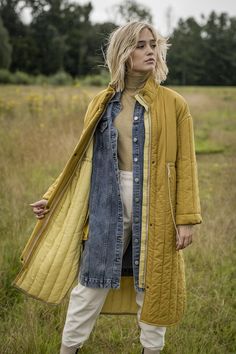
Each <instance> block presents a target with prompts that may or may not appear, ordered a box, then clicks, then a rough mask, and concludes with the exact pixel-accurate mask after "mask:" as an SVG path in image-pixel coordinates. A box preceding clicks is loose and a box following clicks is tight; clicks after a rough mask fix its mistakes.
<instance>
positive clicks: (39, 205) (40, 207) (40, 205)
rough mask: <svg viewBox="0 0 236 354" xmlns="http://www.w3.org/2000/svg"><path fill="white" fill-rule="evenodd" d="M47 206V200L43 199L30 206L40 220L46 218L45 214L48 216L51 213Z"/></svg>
mask: <svg viewBox="0 0 236 354" xmlns="http://www.w3.org/2000/svg"><path fill="white" fill-rule="evenodd" d="M46 205H47V200H45V199H42V200H39V201H37V202H35V203H31V204H30V206H31V207H32V209H33V212H34V214H35V216H36V217H37V218H38V219H42V218H44V216H45V214H47V213H48V212H49V210H50V209H46Z"/></svg>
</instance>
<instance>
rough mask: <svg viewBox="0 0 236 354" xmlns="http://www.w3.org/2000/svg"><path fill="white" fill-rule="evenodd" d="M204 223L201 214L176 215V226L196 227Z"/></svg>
mask: <svg viewBox="0 0 236 354" xmlns="http://www.w3.org/2000/svg"><path fill="white" fill-rule="evenodd" d="M202 222H203V220H202V217H201V214H182V215H176V225H190V224H191V225H195V224H201V223H202Z"/></svg>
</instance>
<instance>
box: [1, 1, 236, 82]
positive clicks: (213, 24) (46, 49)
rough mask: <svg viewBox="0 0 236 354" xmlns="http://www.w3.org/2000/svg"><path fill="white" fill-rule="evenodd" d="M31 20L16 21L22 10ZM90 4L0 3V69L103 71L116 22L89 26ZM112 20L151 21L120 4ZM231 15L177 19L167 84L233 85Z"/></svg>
mask: <svg viewBox="0 0 236 354" xmlns="http://www.w3.org/2000/svg"><path fill="white" fill-rule="evenodd" d="M25 8H27V9H30V12H31V21H30V23H29V24H26V23H25V22H23V21H22V12H23V11H24V9H25ZM92 10H93V7H92V4H91V2H88V3H87V4H85V5H80V4H78V3H76V2H73V1H68V0H0V69H9V70H10V71H11V72H15V71H22V72H26V73H28V74H31V75H39V74H43V75H52V74H55V73H57V72H61V71H64V72H66V73H68V74H70V75H71V76H72V77H84V76H86V75H88V74H89V75H95V74H100V73H101V72H102V71H104V51H105V48H106V44H107V38H108V35H109V33H110V32H111V31H112V30H113V29H115V28H116V27H117V25H118V24H117V23H115V22H116V21H109V22H104V23H95V24H93V23H92V22H91V20H90V17H91V12H92ZM114 12H115V13H116V15H117V18H119V17H120V18H122V19H123V20H126V21H128V20H133V19H135V20H145V21H148V22H150V23H152V14H151V11H150V9H149V8H147V7H145V6H143V5H141V4H139V3H137V2H136V1H133V0H125V1H123V3H120V4H118V5H117V6H116V7H115V8H114ZM235 33H236V17H230V16H229V15H228V14H227V13H220V14H217V13H216V12H214V11H212V12H211V13H210V14H209V16H208V17H205V16H203V15H202V16H201V21H200V23H199V21H197V20H196V19H195V18H194V17H189V18H187V19H185V20H184V19H181V18H180V19H179V21H178V23H177V25H176V26H175V28H174V29H173V30H172V32H171V33H170V34H169V35H168V37H169V43H171V44H172V46H171V47H170V49H169V50H168V54H167V64H168V67H169V75H168V80H167V83H168V84H176V85H235V84H236V51H235V48H236V35H235Z"/></svg>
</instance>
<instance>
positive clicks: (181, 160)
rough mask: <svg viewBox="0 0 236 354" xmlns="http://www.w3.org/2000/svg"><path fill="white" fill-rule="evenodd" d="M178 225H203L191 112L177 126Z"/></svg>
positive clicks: (186, 113)
mask: <svg viewBox="0 0 236 354" xmlns="http://www.w3.org/2000/svg"><path fill="white" fill-rule="evenodd" d="M176 193H177V194H176V224H177V225H186V224H192V225H194V224H200V223H202V221H203V220H202V216H201V206H200V198H199V188H198V172H197V161H196V154H195V141H194V129H193V119H192V116H191V113H190V112H189V110H187V112H186V111H185V115H184V117H183V119H180V120H179V122H178V124H177V163H176Z"/></svg>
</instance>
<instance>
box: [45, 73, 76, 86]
mask: <svg viewBox="0 0 236 354" xmlns="http://www.w3.org/2000/svg"><path fill="white" fill-rule="evenodd" d="M48 83H49V84H50V85H55V86H56V85H72V83H73V79H72V77H71V76H70V75H69V74H67V73H66V72H64V71H59V72H58V73H56V74H54V75H51V76H49V77H48Z"/></svg>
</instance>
